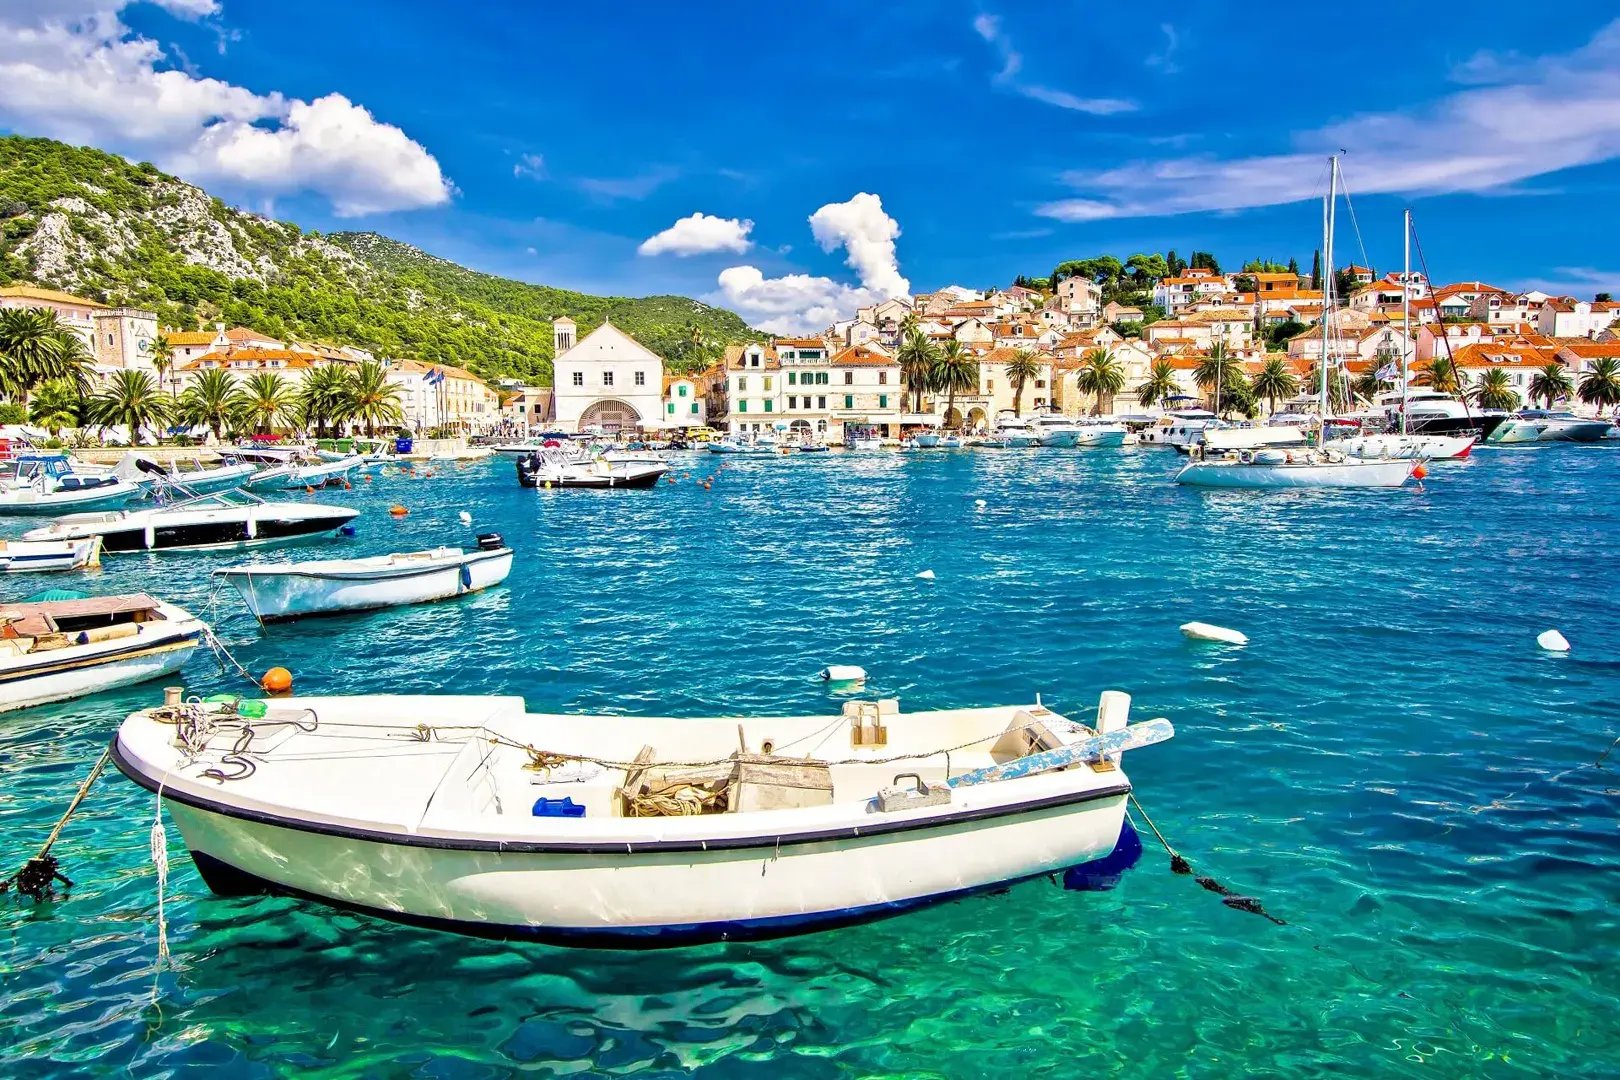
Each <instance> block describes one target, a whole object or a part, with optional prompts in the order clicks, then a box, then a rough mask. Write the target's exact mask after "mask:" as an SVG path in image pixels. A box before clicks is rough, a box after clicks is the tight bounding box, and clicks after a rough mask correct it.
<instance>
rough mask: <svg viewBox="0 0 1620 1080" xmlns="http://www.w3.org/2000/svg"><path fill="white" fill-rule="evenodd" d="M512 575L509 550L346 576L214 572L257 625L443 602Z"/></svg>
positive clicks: (241, 569)
mask: <svg viewBox="0 0 1620 1080" xmlns="http://www.w3.org/2000/svg"><path fill="white" fill-rule="evenodd" d="M511 572H512V551H511V549H509V548H508V549H504V550H501V551H488V552H474V553H470V554H467V555H465V556H463V557H462V558H460V559H454V560H441V561H439V562H438V563H436V564H435V565H433V566H426V567H404V568H402V569H399V570H397V571H393V572H369V573H368V572H356V573H352V574H341V573H322V572H319V571H298V570H296V569H294V570H290V571H280V570H279V569H278V570H277V571H272V572H264V571H261V572H258V573H255V572H254V569H253V568H252V567H251V566H248V567H237V568H231V569H228V570H219V571H215V573H216V575H217V576H219V577H223V578H225V579H226V580H227V581H229V582H230V583H231V585H232V586H233V587H234V588H235V589H236V591H237V592H238V593H240V594H241V595H242V600H243V602H244V603H246V604H247V607H248V610H249V611H251V612H252V613H253V615H254V617H255V618H257V619H259V620H260V621H261V622H276V621H284V620H288V619H298V618H303V617H305V616H310V615H336V614H343V613H346V612H354V611H375V610H377V609H379V608H389V607H400V606H402V605H406V604H425V603H432V602H433V601H436V600H449V599H452V598H454V597H457V596H465V595H466V594H468V593H475V592H478V591H480V590H482V589H487V588H489V587H491V586H493V585H499V584H500V583H501V582H503V581H505V580H506V577H507V575H508V574H510V573H511Z"/></svg>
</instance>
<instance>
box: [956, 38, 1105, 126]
mask: <svg viewBox="0 0 1620 1080" xmlns="http://www.w3.org/2000/svg"><path fill="white" fill-rule="evenodd" d="M973 32H974V33H976V34H978V35H979V37H981V38H983V39H984V41H985V43H986V44H988V45H989V46H990V47H991V48H993V49H995V50H996V54H997V55H998V56H999V57H1000V58H1001V70H1000V71H998V72H996V74H995V76H994V77H993V78H992V79H991V81H992V82H994V83H995V84H996V85H997V86H1004V87H1006V88H1007V89H1009V90H1011V91H1012V92H1013V93H1015V94H1021V95H1023V96H1024V97H1027V98H1029V99H1031V100H1032V101H1039V102H1043V103H1044V104H1047V105H1055V106H1057V107H1058V108H1060V109H1069V110H1071V111H1073V112H1083V113H1090V114H1091V115H1093V116H1111V115H1113V114H1114V113H1122V112H1130V111H1132V110H1133V109H1135V108H1136V105H1135V103H1133V102H1130V101H1125V100H1124V99H1122V98H1083V97H1080V96H1078V95H1076V94H1071V93H1069V92H1068V91H1067V90H1054V89H1052V88H1051V87H1048V86H1037V85H1034V84H1032V83H1026V82H1022V81H1020V80H1019V78H1018V75H1019V73H1020V72H1022V71H1023V70H1024V54H1023V53H1021V52H1019V51H1018V50H1017V49H1015V48H1013V45H1012V41H1011V40H1010V39H1009V38H1008V37H1007V35H1006V34H1005V33H1004V32H1003V31H1002V29H1001V19H1000V18H998V17H997V16H995V15H984V14H981V15H978V16H976V17H975V18H974V20H973Z"/></svg>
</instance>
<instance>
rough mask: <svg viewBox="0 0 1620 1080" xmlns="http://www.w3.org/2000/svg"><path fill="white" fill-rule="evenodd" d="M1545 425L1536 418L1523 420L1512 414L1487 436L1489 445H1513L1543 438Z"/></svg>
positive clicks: (1486, 440) (1486, 441)
mask: <svg viewBox="0 0 1620 1080" xmlns="http://www.w3.org/2000/svg"><path fill="white" fill-rule="evenodd" d="M1543 427H1544V425H1542V424H1540V423H1538V422H1537V421H1535V420H1523V419H1520V418H1519V417H1516V416H1510V417H1508V418H1507V419H1506V420H1504V421H1502V423H1500V424H1498V425H1497V426H1496V430H1495V431H1492V432H1491V433H1490V435H1489V436H1487V437H1486V439H1485V443H1486V445H1488V446H1512V445H1514V444H1516V443H1533V442H1539V441H1540V440H1541V432H1542V429H1543Z"/></svg>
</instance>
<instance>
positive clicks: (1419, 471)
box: [1412, 461, 1429, 480]
mask: <svg viewBox="0 0 1620 1080" xmlns="http://www.w3.org/2000/svg"><path fill="white" fill-rule="evenodd" d="M1428 475H1429V470H1428V468H1427V467H1426V466H1425V465H1424V464H1423V462H1421V461H1420V462H1418V463H1417V464H1416V465H1414V466H1412V479H1414V480H1422V479H1423V478H1424V477H1425V476H1428Z"/></svg>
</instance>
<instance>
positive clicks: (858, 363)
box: [829, 345, 900, 367]
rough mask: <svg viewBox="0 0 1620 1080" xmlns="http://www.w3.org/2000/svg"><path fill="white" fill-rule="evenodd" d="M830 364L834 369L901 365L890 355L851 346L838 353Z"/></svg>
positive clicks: (863, 347) (859, 346) (858, 346)
mask: <svg viewBox="0 0 1620 1080" xmlns="http://www.w3.org/2000/svg"><path fill="white" fill-rule="evenodd" d="M829 363H831V364H832V366H833V367H899V366H900V363H899V361H897V360H896V359H895V358H894V357H892V356H890V355H889V354H888V353H886V352H883V351H882V350H879V349H870V348H867V347H866V346H865V345H851V346H850V347H849V348H847V349H845V350H844V351H843V352H841V353H838V354H837V355H836V356H834V357H833V358H832V360H831V361H829Z"/></svg>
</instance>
